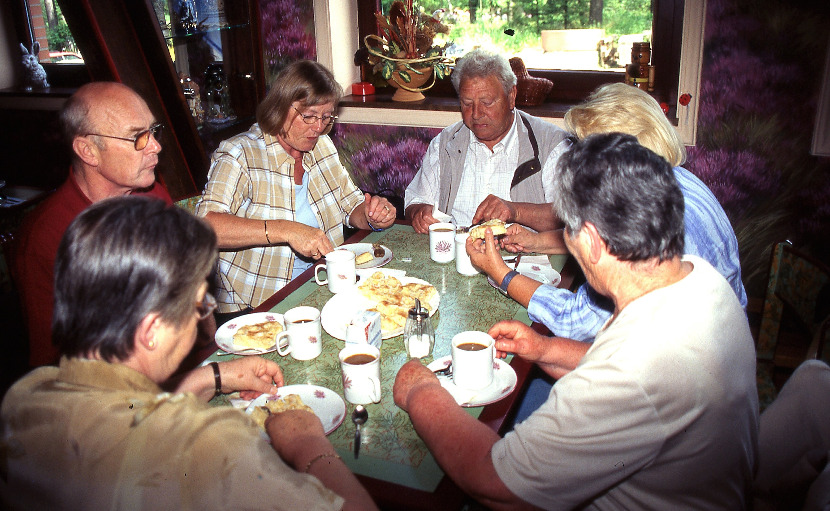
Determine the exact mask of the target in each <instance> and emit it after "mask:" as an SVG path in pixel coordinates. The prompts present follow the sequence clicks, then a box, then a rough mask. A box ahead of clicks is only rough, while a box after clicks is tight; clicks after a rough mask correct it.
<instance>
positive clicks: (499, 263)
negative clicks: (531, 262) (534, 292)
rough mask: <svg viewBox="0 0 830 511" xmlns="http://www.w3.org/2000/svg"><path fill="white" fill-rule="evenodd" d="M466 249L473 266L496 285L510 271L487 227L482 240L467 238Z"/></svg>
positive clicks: (491, 232)
mask: <svg viewBox="0 0 830 511" xmlns="http://www.w3.org/2000/svg"><path fill="white" fill-rule="evenodd" d="M466 249H467V253H468V254H470V261H471V262H472V263H473V266H475V267H476V268H479V269H480V270H481V271H483V272H484V273H486V274H487V275H488V276H489V277H490V278H492V279H493V280H494V281H495V282H496V284H498V283H500V282H501V280H502V279H503V278H504V276H505V275H507V272H509V271H510V268H509V267H508V266H507V265H506V264H505V263H504V259H502V257H501V251H499V248H498V247H497V246H496V242H495V239H494V238H493V231H492V230H491V229H490V228H489V227H487V228H486V229H485V230H484V239H483V240H480V239H473V238H467V244H466Z"/></svg>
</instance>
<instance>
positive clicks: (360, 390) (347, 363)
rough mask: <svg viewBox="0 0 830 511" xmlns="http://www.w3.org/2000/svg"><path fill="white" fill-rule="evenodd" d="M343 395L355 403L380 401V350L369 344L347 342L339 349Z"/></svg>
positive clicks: (364, 403) (362, 403)
mask: <svg viewBox="0 0 830 511" xmlns="http://www.w3.org/2000/svg"><path fill="white" fill-rule="evenodd" d="M340 368H341V369H342V371H343V396H344V397H345V398H346V401H348V402H349V403H352V404H356V405H367V404H369V403H377V402H378V401H380V350H379V349H377V348H375V347H374V346H372V345H371V344H347V345H346V347H345V348H343V349H342V350H340Z"/></svg>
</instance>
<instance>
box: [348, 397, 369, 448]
mask: <svg viewBox="0 0 830 511" xmlns="http://www.w3.org/2000/svg"><path fill="white" fill-rule="evenodd" d="M367 420H369V412H367V411H366V408H364V407H363V405H357V406H355V407H354V412H352V422H354V425H355V426H356V428H355V431H354V459H357V455H358V454H359V453H360V425H361V424H364V423H365V422H366V421H367Z"/></svg>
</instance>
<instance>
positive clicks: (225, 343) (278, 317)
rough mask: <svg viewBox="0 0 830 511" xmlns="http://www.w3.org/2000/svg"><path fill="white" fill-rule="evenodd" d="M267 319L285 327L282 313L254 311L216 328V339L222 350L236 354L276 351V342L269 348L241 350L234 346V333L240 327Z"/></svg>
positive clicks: (258, 353)
mask: <svg viewBox="0 0 830 511" xmlns="http://www.w3.org/2000/svg"><path fill="white" fill-rule="evenodd" d="M266 321H277V322H279V324H280V325H282V327H283V328H285V322H284V321H283V320H282V314H278V313H276V312H254V313H252V314H245V315H244V316H239V317H237V318H234V319H232V320H230V321H228V322H227V323H225V324H224V325H222V326H220V327H219V328H217V329H216V335H215V336H214V337H215V339H216V345H217V346H219V348H220V349H221V350H222V351H226V352H228V353H233V354H235V355H261V354H263V353H270V352H272V351H275V350H276V349H277V344H276V342H275V343H274V345H273V346H272V347H270V348H268V349H267V350H253V349H244V350H240V349H238V348H234V346H233V334H235V333H236V331H237V330H239V328H240V327H243V326H245V325H254V324H256V323H264V322H266Z"/></svg>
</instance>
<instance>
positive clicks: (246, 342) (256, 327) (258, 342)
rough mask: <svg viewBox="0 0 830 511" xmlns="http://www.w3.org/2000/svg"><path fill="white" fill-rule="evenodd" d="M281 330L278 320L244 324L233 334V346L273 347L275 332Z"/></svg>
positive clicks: (240, 347) (261, 348)
mask: <svg viewBox="0 0 830 511" xmlns="http://www.w3.org/2000/svg"><path fill="white" fill-rule="evenodd" d="M280 332H282V325H281V324H280V323H279V321H265V322H263V323H255V324H253V325H244V326H241V327H239V330H237V331H236V332H234V334H233V347H234V348H235V349H238V350H245V349H255V350H267V349H270V348H272V347H274V344H276V342H277V334H278V333H280Z"/></svg>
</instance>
